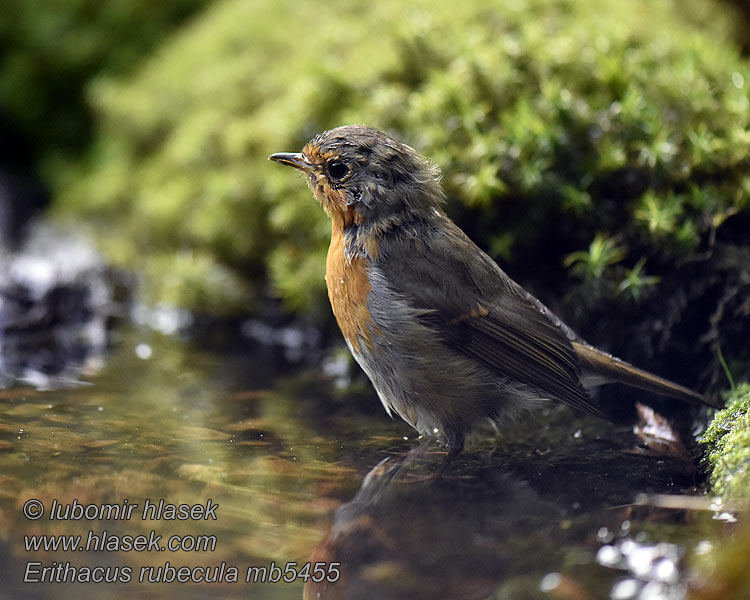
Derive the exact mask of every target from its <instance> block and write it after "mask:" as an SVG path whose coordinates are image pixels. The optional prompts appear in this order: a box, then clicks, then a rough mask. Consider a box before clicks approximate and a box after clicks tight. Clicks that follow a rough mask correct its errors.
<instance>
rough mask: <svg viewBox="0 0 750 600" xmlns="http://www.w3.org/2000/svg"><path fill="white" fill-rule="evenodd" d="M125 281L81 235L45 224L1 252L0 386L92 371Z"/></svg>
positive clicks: (47, 382)
mask: <svg viewBox="0 0 750 600" xmlns="http://www.w3.org/2000/svg"><path fill="white" fill-rule="evenodd" d="M124 284H125V279H124V276H123V275H122V274H120V273H119V272H117V271H114V270H113V269H111V268H110V267H108V266H107V265H106V263H105V262H104V261H103V259H102V257H101V256H100V255H99V254H98V253H97V252H96V250H95V249H94V247H93V246H92V245H91V244H90V243H89V242H88V241H87V240H86V239H85V238H84V237H83V236H82V235H81V234H80V233H75V232H72V231H64V230H60V229H56V228H54V227H52V226H50V225H49V224H46V223H42V222H37V223H34V224H32V225H31V226H30V227H29V231H28V234H27V235H26V236H25V238H24V239H23V240H22V241H21V242H20V243H19V245H18V249H17V250H16V251H10V250H7V249H5V250H0V387H6V386H8V385H10V384H11V383H13V382H16V381H21V382H26V383H29V384H31V385H34V386H36V387H40V388H45V387H57V386H59V385H64V384H69V383H71V382H75V381H76V380H77V379H78V378H79V376H80V375H81V373H82V372H84V371H87V370H89V371H90V370H94V369H96V367H97V366H98V365H99V364H101V362H102V357H103V353H104V351H105V349H106V347H107V342H108V339H109V331H110V325H111V322H112V319H113V318H114V317H116V316H118V315H119V314H122V313H123V312H124V310H123V309H122V306H123V301H124V299H125V298H126V296H127V294H126V292H125V290H126V286H125V285H124Z"/></svg>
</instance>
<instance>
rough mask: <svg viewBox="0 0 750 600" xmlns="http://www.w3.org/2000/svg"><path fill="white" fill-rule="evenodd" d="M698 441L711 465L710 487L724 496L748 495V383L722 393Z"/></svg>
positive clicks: (749, 461) (747, 496) (749, 433)
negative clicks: (724, 403) (722, 402)
mask: <svg viewBox="0 0 750 600" xmlns="http://www.w3.org/2000/svg"><path fill="white" fill-rule="evenodd" d="M726 401H727V406H726V408H725V409H724V410H721V411H719V412H717V413H716V416H715V417H714V419H713V421H712V422H711V424H710V425H709V427H708V429H707V430H706V433H705V434H704V435H703V437H702V438H701V442H702V443H704V444H706V457H707V461H708V464H709V466H710V468H711V483H712V485H713V489H714V491H715V492H716V493H717V494H719V495H720V496H725V497H727V498H750V384H748V383H743V384H741V385H740V386H738V387H737V388H736V389H735V390H733V391H732V392H731V393H729V394H727V395H726Z"/></svg>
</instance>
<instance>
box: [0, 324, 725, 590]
mask: <svg viewBox="0 0 750 600" xmlns="http://www.w3.org/2000/svg"><path fill="white" fill-rule="evenodd" d="M334 362H335V361H334ZM325 364H326V368H325V369H324V368H322V367H321V368H316V367H305V368H301V367H295V366H294V365H289V364H286V363H285V362H284V361H283V360H280V358H279V357H278V356H276V355H272V354H270V353H269V352H267V351H265V350H263V349H261V348H257V349H255V350H252V349H245V350H243V351H241V352H218V351H211V350H208V349H207V348H206V347H205V345H204V347H203V348H202V347H201V344H198V343H190V342H188V341H185V340H181V339H180V338H178V337H174V336H163V335H160V334H157V333H154V332H152V331H150V330H145V329H143V330H138V329H130V330H127V331H125V332H122V334H121V335H120V339H119V340H118V342H117V343H116V344H115V345H114V347H113V348H112V350H111V352H110V354H109V355H108V356H107V357H106V360H105V361H104V364H103V365H102V364H97V365H95V366H93V367H92V366H89V373H88V374H87V375H85V376H83V377H82V379H83V380H84V381H83V383H82V384H81V385H74V386H72V387H67V388H63V389H56V390H50V391H36V390H35V389H32V388H30V387H12V388H7V389H4V390H0V532H1V533H0V560H1V561H2V562H1V563H0V597H3V598H39V599H46V598H55V599H58V598H76V599H77V600H80V599H85V598H104V599H106V598H120V597H125V596H127V597H135V598H141V597H142V598H147V597H148V598H172V597H174V596H179V597H184V598H216V597H222V598H258V599H264V598H274V599H279V598H281V599H284V598H301V597H303V595H304V597H305V598H317V597H320V598H382V599H388V598H461V599H463V598H466V599H469V598H477V599H480V598H497V599H500V598H503V599H505V598H508V599H511V598H512V599H518V598H520V599H524V598H530V599H533V598H563V599H565V598H581V599H583V600H585V599H586V598H607V597H613V598H623V599H624V598H647V597H648V598H683V597H684V596H685V589H686V581H687V578H688V576H689V567H688V563H689V561H688V560H687V559H688V558H689V557H690V556H691V554H692V553H694V552H697V551H699V550H700V549H701V548H705V547H706V544H707V543H708V542H706V540H709V539H713V538H715V537H716V536H719V535H721V534H722V532H723V528H725V527H727V525H726V524H725V523H722V522H720V521H717V520H714V519H712V513H711V512H710V511H703V510H682V509H679V508H655V507H653V506H649V505H635V504H634V499H635V498H636V496H637V494H639V493H648V494H657V493H659V494H675V495H676V494H696V493H697V492H698V491H699V490H697V489H696V487H695V485H696V484H699V483H700V477H699V476H698V474H697V473H696V472H695V470H694V468H692V467H691V466H690V465H688V464H685V462H684V461H680V460H678V459H676V458H674V457H668V456H666V457H654V456H644V455H641V454H638V453H637V452H636V451H634V448H635V440H634V438H633V436H632V433H631V429H630V427H626V426H619V427H618V426H614V425H611V424H608V423H604V422H602V421H599V420H597V419H595V418H590V417H586V416H580V415H578V414H575V413H573V412H572V411H570V410H568V409H566V408H563V407H561V408H554V409H551V410H548V411H546V412H542V413H540V414H538V415H537V416H536V417H535V418H534V419H526V420H523V421H520V422H518V423H515V424H511V425H510V426H508V427H506V428H504V429H503V430H502V431H501V434H500V435H499V436H495V435H494V434H493V433H492V431H491V430H488V431H486V432H482V433H481V434H480V435H478V436H477V438H476V440H474V441H473V442H472V443H470V444H469V446H468V449H467V452H466V453H465V454H464V455H462V456H461V457H460V458H459V459H458V460H457V462H456V464H455V465H453V466H452V467H451V468H450V470H449V471H448V473H447V475H446V476H445V477H444V478H442V479H437V480H436V479H430V478H429V474H430V473H431V472H432V471H433V470H434V468H435V465H436V464H438V463H439V461H440V459H441V454H440V452H439V449H436V448H431V449H429V450H426V451H422V452H419V451H412V452H411V454H407V453H408V452H409V450H412V449H413V448H415V447H416V446H417V445H418V441H417V440H415V439H414V433H413V431H412V430H411V429H410V428H409V427H408V426H406V425H405V424H404V423H401V422H400V421H391V420H389V419H388V418H387V417H386V416H385V414H384V413H383V411H382V409H381V407H380V403H379V402H378V400H377V398H376V397H375V396H374V393H373V392H372V391H371V389H370V388H369V386H368V385H367V384H366V383H365V382H361V383H360V382H356V381H355V384H354V385H349V386H346V387H342V386H341V385H340V384H341V381H342V378H341V369H340V368H336V369H334V368H332V367H331V365H332V361H330V360H329V361H327V362H326V363H325ZM337 382H338V384H337ZM405 455H406V458H404V456H405ZM29 500H37V501H39V502H40V503H41V504H37V503H34V502H32V503H29V502H28V501H29ZM160 501H163V502H162V504H161V506H162V511H161V514H160V515H157V509H158V506H159V502H160ZM146 502H149V503H150V504H152V505H155V506H154V507H152V508H151V509H148V510H147V512H146V514H145V515H144V513H143V508H144V505H146ZM53 503H56V509H57V511H59V512H56V513H54V514H57V515H61V516H64V515H65V514H67V516H68V517H69V518H68V519H67V520H58V519H55V520H51V519H50V518H49V515H50V512H51V510H52V507H53ZM136 504H137V505H138V506H137V507H136V508H134V509H131V512H130V519H126V518H124V517H125V515H127V510H126V507H127V506H133V505H136ZM103 505H111V506H108V507H107V506H103ZM169 505H172V506H171V508H170V506H169ZM179 505H185V506H184V507H182V508H179ZM41 506H43V507H44V508H43V510H44V513H43V514H42V516H41V517H40V518H38V519H29V518H26V517H25V516H24V512H23V511H24V509H26V510H27V512H28V513H29V514H30V515H31V516H32V517H34V516H36V515H37V514H38V511H39V509H40V507H41ZM191 510H192V514H191V513H190V512H189V511H191ZM65 511H67V513H66V512H65ZM178 511H181V512H178ZM178 514H179V515H181V516H183V517H185V516H192V517H193V518H187V519H184V518H183V519H177V518H174V519H165V518H162V519H156V518H155V517H157V516H161V517H169V516H177V515H178ZM74 516H78V517H79V518H75V519H73V518H71V517H74ZM86 516H88V517H90V519H87V518H86ZM144 516H145V517H146V518H143V517H144ZM97 517H98V518H97ZM114 517H118V518H114ZM105 532H106V534H105ZM40 535H47V536H61V535H63V536H74V538H75V536H81V540H80V541H77V540H75V539H74V540H73V542H74V543H75V547H76V549H69V550H63V549H61V548H58V549H57V550H56V551H52V550H47V551H43V550H31V549H27V548H26V544H27V543H32V542H31V537H30V536H40ZM139 536H140V537H139ZM158 536H161V537H160V538H159V537H158ZM173 536H176V537H173ZM38 539H39V538H37V540H38ZM105 540H109V541H108V542H107V544H109V545H108V546H107V550H106V551H102V550H101V549H98V550H96V551H94V550H93V547H94V544H96V545H97V546H99V547H100V546H101V545H103V544H105ZM87 542H88V544H89V547H88V549H87V548H85V547H84V546H85V545H86V543H87ZM141 544H142V545H143V546H144V547H143V548H141V547H140V545H141ZM149 544H150V547H149ZM154 544H155V545H156V547H159V548H160V547H164V548H165V549H164V550H160V551H155V550H154V549H153V548H154ZM168 544H172V545H173V547H174V550H172V549H170V548H168V547H167V545H168ZM180 547H182V548H183V549H179V548H180ZM78 548H80V549H78ZM68 563H69V564H68ZM292 563H295V564H294V565H292ZM307 563H310V564H309V566H308V567H306V570H305V565H306V564H307ZM96 566H100V567H101V569H99V570H97V571H94V570H93V568H94V567H96ZM84 567H88V568H89V569H90V570H89V571H86V569H85V568H84ZM45 568H47V570H46V571H45V570H44V569H45ZM66 569H67V573H66ZM248 573H249V575H248ZM235 575H236V577H237V581H233V576H235ZM87 576H91V577H100V578H104V577H110V578H114V579H117V580H118V581H117V582H115V583H75V582H70V581H69V580H70V579H75V578H79V579H81V578H85V577H87ZM248 577H249V581H247V579H248ZM24 578H26V579H27V581H26V582H24ZM139 578H140V579H142V581H139ZM263 578H265V579H267V580H268V579H270V580H273V579H277V580H279V579H280V581H277V582H275V583H271V582H266V583H261V582H260V581H259V580H260V579H263ZM284 578H286V579H288V580H290V581H288V582H287V581H284V580H283V579H284ZM42 579H47V580H50V579H51V580H52V581H48V582H42V581H41V580H42ZM64 579H67V580H68V582H67V583H62V582H61V581H62V580H64ZM181 579H182V580H183V581H182V582H181V581H180V580H181ZM191 579H193V580H198V581H197V582H196V581H190V580H191ZM205 579H211V580H213V581H211V582H210V583H206V582H204V581H203V580H205ZM313 579H317V580H320V581H317V582H314V581H313ZM305 580H307V581H306V583H305Z"/></svg>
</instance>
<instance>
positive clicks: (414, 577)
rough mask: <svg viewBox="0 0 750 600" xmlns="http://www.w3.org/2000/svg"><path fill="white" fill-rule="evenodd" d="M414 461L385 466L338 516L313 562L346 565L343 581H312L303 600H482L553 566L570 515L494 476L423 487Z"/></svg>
mask: <svg viewBox="0 0 750 600" xmlns="http://www.w3.org/2000/svg"><path fill="white" fill-rule="evenodd" d="M413 461H414V455H413V454H410V455H408V456H407V457H406V458H402V459H400V460H397V459H393V458H391V459H386V460H384V461H382V462H381V463H380V464H378V465H377V466H376V467H374V468H373V469H372V470H371V471H370V472H369V473H368V474H367V476H366V477H365V479H364V481H363V483H362V486H361V487H360V489H359V492H358V493H357V495H356V496H355V498H354V499H353V500H351V501H350V502H348V503H346V504H343V505H341V506H340V507H339V508H338V509H337V510H336V513H335V515H334V523H333V527H332V529H331V531H330V533H329V535H328V537H327V538H326V539H325V540H323V542H321V543H320V545H319V546H318V547H317V548H316V549H315V551H314V552H313V555H312V557H311V558H310V561H311V562H313V563H315V562H326V563H331V562H336V563H340V567H339V569H340V578H339V579H338V580H337V581H335V582H330V581H325V582H321V583H314V582H312V581H309V582H308V584H307V585H306V586H305V591H304V598H305V600H312V599H338V598H347V599H359V598H363V599H364V598H378V599H385V600H388V599H400V598H410V599H413V598H431V599H433V598H450V599H457V600H474V599H477V600H479V599H484V598H488V597H489V596H491V595H492V594H493V593H494V592H495V591H496V590H497V588H498V586H499V585H500V584H501V583H502V582H503V580H504V579H506V578H507V577H508V576H511V575H516V574H518V573H519V572H523V571H524V570H525V565H524V563H529V561H531V562H532V563H533V565H534V570H535V571H536V570H537V569H539V568H545V567H544V563H546V562H549V563H550V564H553V563H554V561H555V558H556V556H557V552H558V550H557V545H556V544H555V543H553V541H552V536H551V535H549V534H550V531H551V530H552V529H553V528H554V529H559V526H558V524H559V521H560V519H561V518H562V512H563V511H562V510H561V509H560V508H559V507H558V506H557V505H556V504H553V503H550V502H548V501H545V500H542V499H541V498H540V497H539V496H538V494H537V493H536V492H535V491H534V490H532V489H531V488H530V487H529V486H527V485H526V484H525V483H523V482H521V481H518V480H516V479H514V478H513V477H512V476H511V475H509V474H507V473H501V472H498V471H497V470H496V469H495V470H492V469H486V470H481V469H480V470H479V472H477V473H476V474H474V476H471V477H461V478H458V477H454V478H451V477H442V478H434V477H421V478H420V477H419V476H418V475H415V474H414V469H412V466H413V465H412V464H411V463H413ZM530 557H532V558H530ZM526 570H528V569H526Z"/></svg>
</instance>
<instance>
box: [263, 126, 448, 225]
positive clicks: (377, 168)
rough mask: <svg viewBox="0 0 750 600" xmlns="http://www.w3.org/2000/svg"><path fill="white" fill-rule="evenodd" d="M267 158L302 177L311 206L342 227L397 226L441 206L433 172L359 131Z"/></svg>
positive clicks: (326, 136) (388, 142)
mask: <svg viewBox="0 0 750 600" xmlns="http://www.w3.org/2000/svg"><path fill="white" fill-rule="evenodd" d="M269 158H270V159H271V160H274V161H276V162H280V163H282V164H285V165H289V166H291V167H294V168H295V169H299V170H300V171H302V172H303V173H305V174H306V175H307V182H308V184H309V185H310V189H311V190H312V192H313V195H314V196H315V198H316V200H317V201H318V202H320V204H321V205H322V206H323V209H324V210H325V211H326V213H327V214H328V216H329V217H331V219H333V220H334V223H338V224H339V225H341V226H342V227H347V226H349V225H352V224H354V225H362V224H366V225H370V226H378V225H383V226H386V225H388V224H391V225H397V224H399V223H402V222H405V221H408V220H411V219H415V218H424V217H425V216H427V215H431V214H433V213H434V212H435V211H440V210H441V209H440V207H441V205H442V203H443V201H444V194H443V191H442V188H441V187H440V183H439V174H438V170H437V168H436V167H434V166H432V165H431V164H430V162H429V161H428V160H427V159H426V158H424V157H423V156H421V155H419V154H418V153H417V152H416V151H415V150H413V149H412V148H410V147H409V146H406V145H405V144H401V143H400V142H397V141H396V140H394V139H393V138H392V137H390V136H388V135H387V134H385V133H383V132H382V131H378V130H377V129H373V128H372V127H366V126H364V125H346V126H344V127H337V128H336V129H331V130H329V131H326V132H324V133H321V134H319V135H316V136H315V137H314V138H313V139H312V140H310V141H309V142H308V143H307V144H306V145H305V147H304V148H303V149H302V152H283V153H279V154H272V155H271V156H270V157H269Z"/></svg>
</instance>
